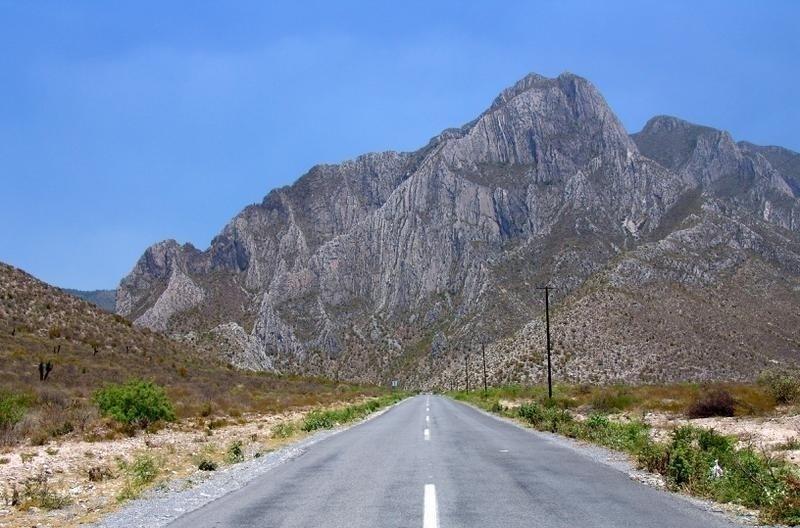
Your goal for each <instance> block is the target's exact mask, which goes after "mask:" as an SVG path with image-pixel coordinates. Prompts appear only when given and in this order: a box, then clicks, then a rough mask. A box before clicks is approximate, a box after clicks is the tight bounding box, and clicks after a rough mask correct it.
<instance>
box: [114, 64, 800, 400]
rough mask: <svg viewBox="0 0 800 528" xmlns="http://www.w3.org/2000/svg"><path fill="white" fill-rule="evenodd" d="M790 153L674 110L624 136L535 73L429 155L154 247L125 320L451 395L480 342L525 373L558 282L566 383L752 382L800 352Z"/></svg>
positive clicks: (371, 157) (509, 367) (225, 347)
mask: <svg viewBox="0 0 800 528" xmlns="http://www.w3.org/2000/svg"><path fill="white" fill-rule="evenodd" d="M798 159H800V155H798V154H795V153H793V152H791V151H788V150H785V149H780V148H778V147H759V146H755V145H751V144H749V143H736V142H734V141H733V139H732V138H731V137H730V135H729V134H727V133H726V132H722V131H718V130H714V129H711V128H708V127H701V126H697V125H693V124H690V123H687V122H685V121H681V120H679V119H675V118H670V117H656V118H653V119H652V120H651V121H650V122H648V123H647V125H646V126H645V128H644V129H643V130H642V131H641V132H639V133H636V134H633V135H629V134H628V133H627V132H626V130H625V129H624V127H623V126H622V124H621V123H620V121H619V120H618V119H617V117H616V116H615V115H614V113H613V112H612V110H611V109H610V108H609V107H608V105H607V103H606V102H605V100H604V99H603V97H602V96H601V95H600V93H599V92H598V91H597V90H596V89H595V87H594V86H592V85H591V83H589V82H588V81H587V80H585V79H583V78H581V77H578V76H575V75H572V74H563V75H560V76H559V77H557V78H554V79H550V78H545V77H542V76H539V75H529V76H527V77H525V78H524V79H522V80H520V81H519V82H518V83H516V84H515V85H514V86H512V87H511V88H508V89H506V90H504V91H503V92H502V93H501V94H500V95H499V96H498V97H497V98H496V99H495V101H494V102H493V103H492V104H491V106H490V107H489V108H488V109H487V110H486V111H485V112H483V113H482V114H481V115H480V116H478V118H476V119H475V120H474V121H472V122H470V123H468V124H466V125H464V126H462V127H461V128H457V129H448V130H445V131H444V132H442V133H441V134H440V135H438V136H436V137H435V138H433V139H432V140H431V141H430V142H429V143H428V145H426V146H425V147H423V148H421V149H420V150H418V151H416V152H411V153H395V152H384V153H379V154H368V155H365V156H361V157H359V158H357V159H355V160H353V161H348V162H344V163H342V164H339V165H322V166H317V167H314V168H312V169H311V170H310V171H309V172H308V173H307V174H306V175H304V176H303V177H301V178H300V179H299V180H298V181H297V182H296V183H295V184H294V185H292V186H289V187H284V188H281V189H276V190H274V191H272V192H270V193H269V194H268V195H267V196H266V198H264V200H263V201H262V202H261V203H260V204H256V205H251V206H249V207H247V208H245V209H244V210H243V211H242V212H241V213H240V214H239V215H237V216H236V217H235V218H234V219H233V220H232V221H231V222H230V223H229V224H228V225H227V226H226V227H225V228H224V229H223V230H222V232H221V233H220V234H219V235H218V236H217V237H216V238H215V239H214V240H213V241H212V243H211V246H210V247H209V248H208V249H206V250H204V251H201V250H198V249H196V248H194V247H193V246H191V245H189V244H186V245H183V246H181V245H179V244H178V243H177V242H175V241H166V242H162V243H159V244H156V245H155V246H152V247H151V248H149V249H147V251H146V252H145V253H144V255H143V256H142V257H141V259H140V260H139V261H138V262H137V264H136V265H135V267H134V269H133V270H132V272H131V273H130V274H129V275H128V276H127V277H125V278H124V279H123V280H122V282H121V283H120V287H119V289H118V293H117V310H118V313H120V314H122V315H124V316H126V317H129V318H131V319H134V320H135V322H136V324H137V325H141V326H146V327H149V328H152V329H155V330H161V331H167V332H169V333H172V334H175V335H180V336H183V337H184V338H186V339H191V340H193V341H195V342H197V343H199V344H201V345H203V346H207V347H209V348H210V349H214V350H218V351H220V352H221V353H222V354H223V355H224V356H226V357H227V358H228V359H229V360H231V361H232V362H234V363H236V364H238V365H240V366H243V367H247V368H254V369H279V370H291V371H298V372H309V373H328V374H330V373H334V372H335V373H336V374H337V375H342V376H347V377H351V378H358V379H364V380H369V381H385V380H386V379H390V378H395V377H400V378H402V379H405V380H408V382H410V383H414V384H417V385H431V384H435V385H447V384H454V383H456V380H459V379H461V378H462V377H463V370H464V363H465V361H464V352H466V351H469V350H474V348H475V343H477V342H478V341H482V342H486V343H488V348H487V357H488V358H489V360H490V361H489V363H490V371H491V375H492V377H493V380H501V379H502V380H512V381H521V380H527V379H538V377H539V376H540V375H541V369H540V365H541V363H542V362H541V357H542V349H543V344H542V343H540V341H539V340H540V336H541V335H542V332H541V329H540V326H541V318H542V308H543V306H542V304H543V303H542V300H541V297H542V296H541V292H540V291H539V290H537V289H536V288H537V286H539V285H541V284H544V283H548V284H550V285H552V286H554V287H556V288H557V289H556V290H555V297H554V299H553V301H554V309H555V313H554V329H556V330H557V331H558V332H560V333H559V334H558V337H557V340H556V345H555V354H556V368H557V370H558V372H559V374H560V375H562V376H567V377H570V378H574V379H576V380H595V379H597V380H609V379H624V380H632V381H633V380H659V379H707V378H711V377H714V378H726V379H740V378H746V377H752V376H753V374H754V372H757V370H754V369H757V368H761V367H763V366H764V365H767V364H772V363H771V362H772V361H778V362H785V361H790V362H794V361H795V360H796V359H797V358H798V356H799V355H798V343H800V335H798V331H797V330H796V329H797V328H800V324H797V323H800V321H798V319H799V318H800V316H798V315H797V314H798V313H800V310H798V307H800V282H798V277H800V238H798V236H799V235H798V230H800V201H798V191H797V184H798V170H797V168H798V166H799V165H798ZM756 299H760V301H756ZM752 302H759V303H760V306H753V305H752V304H751V303H752ZM755 315H757V316H755ZM470 347H471V348H470ZM473 363H476V364H477V362H473ZM466 364H467V365H470V361H469V360H468V359H467V361H466Z"/></svg>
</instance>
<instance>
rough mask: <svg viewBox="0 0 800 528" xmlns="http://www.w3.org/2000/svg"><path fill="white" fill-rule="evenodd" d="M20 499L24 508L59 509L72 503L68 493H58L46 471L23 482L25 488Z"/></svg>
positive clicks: (21, 506)
mask: <svg viewBox="0 0 800 528" xmlns="http://www.w3.org/2000/svg"><path fill="white" fill-rule="evenodd" d="M18 500H19V502H20V509H22V510H27V509H29V508H41V509H43V510H58V509H60V508H63V507H65V506H68V505H69V504H71V503H72V500H71V499H70V498H69V496H68V495H64V494H61V493H58V492H57V491H55V490H53V489H52V488H51V487H50V483H49V481H48V477H47V474H46V473H44V472H42V473H40V474H39V475H37V476H34V477H30V478H28V479H26V480H25V481H24V482H23V490H22V493H21V494H20V498H19V499H18Z"/></svg>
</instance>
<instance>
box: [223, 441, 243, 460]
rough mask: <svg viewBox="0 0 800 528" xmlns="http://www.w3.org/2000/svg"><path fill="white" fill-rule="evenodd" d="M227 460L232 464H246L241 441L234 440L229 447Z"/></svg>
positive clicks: (226, 455)
mask: <svg viewBox="0 0 800 528" xmlns="http://www.w3.org/2000/svg"><path fill="white" fill-rule="evenodd" d="M225 458H226V459H227V460H228V462H229V463H231V464H238V463H239V462H244V446H243V444H242V441H241V440H234V441H233V442H231V444H230V445H229V446H228V451H227V452H226V454H225Z"/></svg>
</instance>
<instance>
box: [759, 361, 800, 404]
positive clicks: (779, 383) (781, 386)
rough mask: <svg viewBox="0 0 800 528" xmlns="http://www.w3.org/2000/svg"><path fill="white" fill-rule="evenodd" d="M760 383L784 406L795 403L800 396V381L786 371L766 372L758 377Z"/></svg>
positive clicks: (773, 370) (774, 370)
mask: <svg viewBox="0 0 800 528" xmlns="http://www.w3.org/2000/svg"><path fill="white" fill-rule="evenodd" d="M758 383H759V385H761V386H763V387H764V388H765V389H766V391H767V392H769V394H770V395H771V396H772V397H773V398H774V399H775V401H776V402H777V403H779V404H782V405H783V404H787V403H793V402H794V401H795V400H796V399H797V397H798V395H800V379H798V377H797V376H796V375H795V374H794V373H791V372H789V371H786V370H779V369H772V370H765V371H764V372H762V373H761V374H760V375H759V376H758Z"/></svg>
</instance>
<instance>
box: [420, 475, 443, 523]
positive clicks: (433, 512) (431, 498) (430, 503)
mask: <svg viewBox="0 0 800 528" xmlns="http://www.w3.org/2000/svg"><path fill="white" fill-rule="evenodd" d="M422 528H439V506H438V505H437V504H436V486H435V485H434V484H425V504H424V507H423V515H422Z"/></svg>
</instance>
